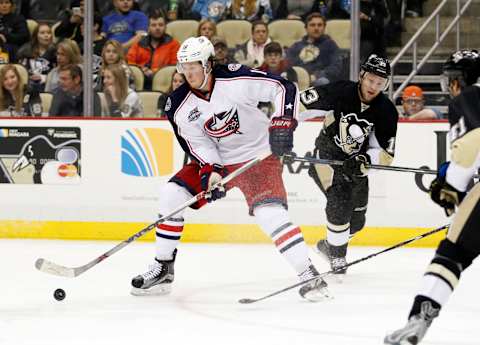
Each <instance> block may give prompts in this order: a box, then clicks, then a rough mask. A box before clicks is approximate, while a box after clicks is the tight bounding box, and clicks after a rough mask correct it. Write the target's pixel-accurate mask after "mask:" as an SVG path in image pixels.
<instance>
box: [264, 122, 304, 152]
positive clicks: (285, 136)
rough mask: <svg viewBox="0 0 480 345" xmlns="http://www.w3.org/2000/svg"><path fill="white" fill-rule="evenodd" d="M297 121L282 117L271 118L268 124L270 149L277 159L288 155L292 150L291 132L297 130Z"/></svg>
mask: <svg viewBox="0 0 480 345" xmlns="http://www.w3.org/2000/svg"><path fill="white" fill-rule="evenodd" d="M297 124H298V122H297V120H296V119H294V118H292V117H287V116H282V117H274V118H272V122H271V123H270V128H269V131H270V149H271V150H272V153H273V154H274V155H276V156H278V157H281V156H283V155H284V154H285V153H290V151H292V149H293V131H294V130H295V128H297Z"/></svg>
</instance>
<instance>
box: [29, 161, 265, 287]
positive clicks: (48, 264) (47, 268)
mask: <svg viewBox="0 0 480 345" xmlns="http://www.w3.org/2000/svg"><path fill="white" fill-rule="evenodd" d="M268 156H270V153H268V154H262V155H260V156H259V157H257V158H255V159H253V160H251V161H249V162H247V163H245V164H244V165H242V166H241V167H240V168H238V169H237V170H235V171H233V172H232V173H230V174H228V175H227V176H226V177H225V178H224V179H222V181H220V182H218V183H217V184H216V186H224V185H225V184H227V183H228V182H230V181H231V180H233V179H234V178H235V177H237V176H239V175H240V174H242V173H243V172H245V171H247V170H248V169H250V168H251V167H253V166H254V165H256V164H258V163H260V162H261V161H262V160H263V159H265V158H267V157H268ZM204 196H205V192H200V193H198V194H197V195H195V196H194V197H192V198H191V199H190V200H188V201H186V202H185V203H183V204H182V205H179V206H178V207H177V208H175V209H174V210H172V211H171V212H169V213H168V214H166V215H163V216H162V217H161V218H160V219H158V220H157V221H156V222H155V223H152V224H150V225H149V226H147V227H146V228H144V229H142V230H140V231H139V232H137V233H136V234H134V235H132V236H130V237H129V238H127V239H126V240H124V241H122V242H120V243H119V244H117V245H116V246H115V247H113V248H112V249H110V250H109V251H107V252H105V253H103V254H102V255H100V256H98V257H96V258H95V259H93V260H92V261H90V262H89V263H87V264H85V265H82V266H78V267H66V266H62V265H58V264H56V263H54V262H52V261H49V260H46V259H43V258H39V259H37V261H35V267H36V268H37V269H38V270H39V271H42V272H45V273H50V274H53V275H57V276H61V277H69V278H74V277H78V276H79V275H80V274H82V273H83V272H85V271H87V270H89V269H90V268H92V267H93V266H95V265H97V264H99V263H100V262H102V261H103V260H105V259H106V258H108V257H109V256H112V255H113V254H114V253H116V252H118V251H119V250H120V249H122V248H123V247H125V246H127V245H128V244H130V243H131V242H133V241H135V240H136V239H138V238H140V237H142V236H143V235H145V234H146V233H147V232H149V231H151V230H153V229H155V228H156V227H157V225H158V224H160V223H163V222H164V221H165V220H166V219H168V218H170V217H171V216H173V215H175V214H176V213H178V212H180V211H182V210H183V209H185V208H187V207H189V206H191V205H193V204H194V203H196V202H197V201H199V200H201V199H202V198H203V197H204Z"/></svg>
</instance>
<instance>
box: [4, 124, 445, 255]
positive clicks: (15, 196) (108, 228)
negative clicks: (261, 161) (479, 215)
mask: <svg viewBox="0 0 480 345" xmlns="http://www.w3.org/2000/svg"><path fill="white" fill-rule="evenodd" d="M321 126H322V123H321V122H308V123H302V124H300V125H299V127H298V129H297V131H296V134H295V152H296V153H297V154H298V155H305V154H309V153H310V152H311V150H312V147H313V142H314V139H315V137H316V136H317V135H318V132H319V130H320V128H321ZM447 131H448V124H447V123H445V122H434V123H431V122H429V123H425V122H423V123H419V122H401V123H399V129H398V136H397V145H396V156H395V161H394V165H397V166H405V167H413V168H419V167H422V166H423V167H428V168H430V169H436V168H437V166H438V164H439V163H441V162H442V161H444V160H445V158H446V157H447V155H448V147H447V146H448V145H447V138H446V133H447ZM23 156H24V157H25V158H24V159H23V161H22V157H23ZM184 158H185V156H184V154H183V152H182V150H181V148H180V147H179V145H178V144H177V143H176V140H175V137H174V135H173V132H172V131H171V129H170V124H169V123H168V122H167V121H162V120H111V119H106V120H75V121H72V120H51V119H35V120H21V119H2V121H1V126H0V173H1V174H2V180H1V182H2V183H0V195H1V201H0V203H1V204H0V237H4V238H5V237H6V238H59V239H125V238H126V237H128V236H130V235H131V234H133V233H135V232H137V231H139V230H140V229H142V228H143V227H145V226H147V225H148V224H149V223H151V222H153V221H154V220H155V218H156V204H157V201H158V198H159V195H158V189H159V187H160V186H161V185H162V184H163V183H165V182H166V181H168V179H169V177H170V176H171V175H172V174H173V173H174V172H175V171H176V170H178V169H179V168H180V167H181V166H182V164H183V163H184ZM307 168H308V166H307V165H304V164H300V163H295V164H292V165H291V166H286V167H285V169H284V175H283V176H284V181H285V185H286V189H287V191H288V198H289V210H290V214H291V218H292V220H293V221H294V222H296V223H298V224H300V225H302V230H303V231H304V234H305V237H306V239H307V241H308V242H309V243H312V242H313V241H315V240H316V239H318V238H319V237H320V236H322V234H323V232H324V229H325V227H324V224H325V215H324V212H323V208H324V207H325V198H324V197H323V195H322V194H321V192H320V191H319V190H318V188H317V187H316V185H315V184H314V182H313V180H312V179H311V178H310V177H309V176H308V174H307ZM432 179H433V176H431V175H425V176H421V175H416V174H412V173H403V172H379V171H376V172H371V174H370V201H369V207H368V212H367V227H366V229H365V230H364V231H363V232H362V233H360V234H359V235H358V237H356V238H355V239H354V242H355V243H357V244H362V245H387V244H392V243H396V242H398V241H401V240H403V239H405V238H408V237H411V236H413V235H416V234H419V233H421V232H424V231H425V230H428V229H431V228H436V227H438V226H441V225H443V224H445V223H448V219H447V218H446V217H445V215H444V213H443V211H442V210H441V209H440V208H439V207H437V206H436V205H434V204H433V203H432V202H431V201H430V200H429V197H428V194H426V192H425V191H426V188H428V185H429V183H430V181H431V180H432ZM173 206H175V205H173ZM186 219H187V222H188V225H187V226H186V228H185V231H184V236H183V239H182V240H183V241H188V242H244V243H260V242H268V241H269V239H268V238H267V237H266V236H265V235H264V234H263V233H262V232H261V231H260V230H259V228H258V227H257V226H256V225H254V222H253V221H254V220H253V218H252V217H249V216H248V214H247V207H246V205H245V202H244V199H243V196H242V195H241V193H240V192H239V191H238V190H233V191H231V192H229V195H228V197H227V198H226V199H225V200H222V201H220V202H217V203H215V204H212V205H208V206H207V207H205V208H203V209H202V210H201V211H188V213H187V214H186ZM441 235H442V234H440V235H439V236H437V237H431V238H427V239H425V240H423V241H422V242H421V243H420V242H419V243H418V244H420V245H424V246H429V245H434V244H435V243H437V242H438V239H439V238H440V237H441ZM145 239H148V240H151V239H153V234H152V233H151V234H148V235H147V236H145Z"/></svg>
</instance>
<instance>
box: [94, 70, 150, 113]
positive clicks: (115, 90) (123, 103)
mask: <svg viewBox="0 0 480 345" xmlns="http://www.w3.org/2000/svg"><path fill="white" fill-rule="evenodd" d="M103 92H104V93H105V98H106V100H107V109H108V114H106V115H107V116H111V117H142V116H143V104H142V101H141V100H140V97H139V96H138V94H137V93H136V92H135V91H133V90H132V89H131V88H129V87H128V79H127V76H126V75H125V70H124V68H123V66H122V65H119V64H113V65H108V66H107V67H106V68H105V69H104V71H103Z"/></svg>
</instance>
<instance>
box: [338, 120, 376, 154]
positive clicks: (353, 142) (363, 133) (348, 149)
mask: <svg viewBox="0 0 480 345" xmlns="http://www.w3.org/2000/svg"><path fill="white" fill-rule="evenodd" d="M338 127H339V128H338V134H337V135H336V136H335V144H337V146H338V147H340V148H341V149H342V150H343V152H345V153H346V154H349V155H351V154H355V153H357V152H359V151H360V149H361V148H362V145H363V142H364V141H365V138H367V137H368V135H369V134H370V132H371V131H372V128H373V124H372V123H370V122H368V121H367V120H364V119H359V118H358V116H357V114H355V113H350V114H347V115H343V114H342V116H341V117H340V122H339V124H338Z"/></svg>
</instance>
